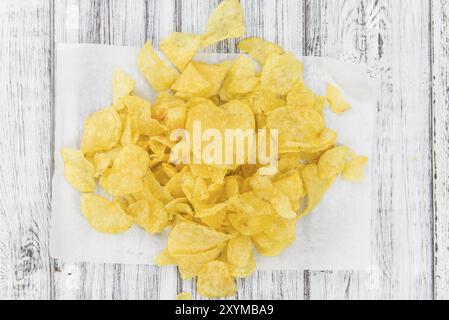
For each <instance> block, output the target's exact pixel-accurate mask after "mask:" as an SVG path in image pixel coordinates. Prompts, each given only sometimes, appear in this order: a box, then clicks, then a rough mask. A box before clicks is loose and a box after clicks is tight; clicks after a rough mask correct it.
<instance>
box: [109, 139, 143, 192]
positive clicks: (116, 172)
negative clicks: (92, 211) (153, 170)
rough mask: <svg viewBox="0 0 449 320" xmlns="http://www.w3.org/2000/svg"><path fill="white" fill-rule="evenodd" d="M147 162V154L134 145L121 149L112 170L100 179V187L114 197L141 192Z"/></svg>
mask: <svg viewBox="0 0 449 320" xmlns="http://www.w3.org/2000/svg"><path fill="white" fill-rule="evenodd" d="M149 161H150V159H149V156H148V153H147V152H145V150H143V149H142V148H140V147H138V146H135V145H128V146H125V147H123V149H122V150H121V151H120V153H119V154H118V156H117V158H116V159H115V161H114V164H113V166H112V168H111V169H110V170H108V171H106V172H105V173H104V174H103V176H102V177H101V178H100V186H101V187H102V188H103V189H104V190H105V191H106V192H108V193H110V194H112V195H114V196H124V195H127V194H131V193H136V192H139V191H141V190H142V188H143V176H145V174H146V172H147V170H148V166H149Z"/></svg>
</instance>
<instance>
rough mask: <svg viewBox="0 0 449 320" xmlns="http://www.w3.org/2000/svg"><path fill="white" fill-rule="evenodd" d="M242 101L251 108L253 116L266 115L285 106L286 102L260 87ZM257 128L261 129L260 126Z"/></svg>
mask: <svg viewBox="0 0 449 320" xmlns="http://www.w3.org/2000/svg"><path fill="white" fill-rule="evenodd" d="M244 101H246V102H247V103H248V104H249V105H250V106H251V109H252V111H253V112H254V113H255V114H261V113H268V112H270V111H273V110H274V109H276V108H279V107H285V106H286V102H285V101H284V100H283V99H281V98H279V96H278V95H277V94H275V93H274V92H273V91H271V90H268V89H266V88H264V87H262V86H258V87H256V88H254V90H252V91H251V92H249V93H248V94H247V95H246V96H245V98H244ZM258 127H259V128H261V127H262V126H258Z"/></svg>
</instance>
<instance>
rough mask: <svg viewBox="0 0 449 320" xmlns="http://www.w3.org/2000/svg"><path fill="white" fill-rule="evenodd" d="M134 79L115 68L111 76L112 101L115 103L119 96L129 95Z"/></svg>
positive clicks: (133, 85) (133, 86)
mask: <svg viewBox="0 0 449 320" xmlns="http://www.w3.org/2000/svg"><path fill="white" fill-rule="evenodd" d="M135 87H136V81H135V80H134V79H133V78H131V77H130V76H129V75H127V74H126V73H125V72H123V71H122V70H121V69H115V71H114V75H113V77H112V101H113V102H114V104H116V103H117V102H118V101H119V100H120V99H121V98H123V97H125V96H129V95H131V94H132V93H133V92H134V88H135Z"/></svg>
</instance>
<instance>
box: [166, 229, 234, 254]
mask: <svg viewBox="0 0 449 320" xmlns="http://www.w3.org/2000/svg"><path fill="white" fill-rule="evenodd" d="M228 239H229V236H228V235H226V234H224V233H221V232H217V231H215V230H214V229H212V228H209V227H205V226H202V225H199V224H196V223H180V224H178V225H176V226H175V227H174V228H173V229H172V231H171V232H170V234H169V235H168V252H169V254H170V255H171V256H174V255H176V254H192V253H199V252H202V251H207V250H210V249H212V248H214V247H216V246H217V245H219V244H221V243H223V242H225V241H226V240H228Z"/></svg>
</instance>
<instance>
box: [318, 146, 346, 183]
mask: <svg viewBox="0 0 449 320" xmlns="http://www.w3.org/2000/svg"><path fill="white" fill-rule="evenodd" d="M348 151H349V150H348V148H347V147H335V148H333V149H331V150H329V151H326V152H325V153H324V154H323V155H322V156H321V158H320V160H319V162H318V173H319V176H320V179H329V178H334V177H336V176H338V175H339V174H340V173H342V171H343V169H344V167H345V164H346V157H347V155H348Z"/></svg>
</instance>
